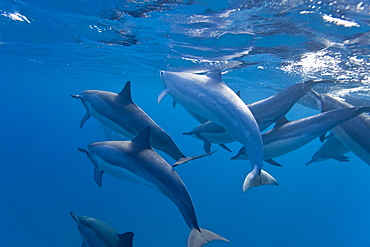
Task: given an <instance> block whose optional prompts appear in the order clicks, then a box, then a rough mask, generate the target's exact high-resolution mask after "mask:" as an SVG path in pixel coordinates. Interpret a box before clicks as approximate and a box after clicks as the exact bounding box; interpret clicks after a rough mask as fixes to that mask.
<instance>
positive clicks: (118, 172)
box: [90, 155, 158, 190]
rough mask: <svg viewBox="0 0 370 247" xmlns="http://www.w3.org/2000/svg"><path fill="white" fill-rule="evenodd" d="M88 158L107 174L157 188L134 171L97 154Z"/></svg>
mask: <svg viewBox="0 0 370 247" xmlns="http://www.w3.org/2000/svg"><path fill="white" fill-rule="evenodd" d="M90 158H91V159H92V160H93V161H94V164H97V165H98V167H99V168H100V169H101V170H103V171H104V172H105V173H107V174H109V175H111V176H113V177H116V178H120V179H123V180H127V181H130V182H133V183H135V184H140V185H144V186H147V187H151V188H153V189H156V190H158V188H157V187H156V186H155V185H154V184H153V183H150V182H149V181H148V180H146V179H144V178H142V177H140V176H138V175H136V174H135V173H133V172H131V171H129V170H127V169H125V168H123V167H121V166H116V165H113V164H110V163H108V162H106V161H104V160H103V159H102V158H100V157H99V156H97V155H90ZM122 162H130V161H125V160H122Z"/></svg>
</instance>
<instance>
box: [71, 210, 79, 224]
mask: <svg viewBox="0 0 370 247" xmlns="http://www.w3.org/2000/svg"><path fill="white" fill-rule="evenodd" d="M69 214H70V215H71V216H72V218H73V219H74V220H75V221H76V222H77V221H78V216H77V215H75V214H74V213H73V212H70V213H69Z"/></svg>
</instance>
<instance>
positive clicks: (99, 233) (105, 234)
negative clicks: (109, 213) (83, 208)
mask: <svg viewBox="0 0 370 247" xmlns="http://www.w3.org/2000/svg"><path fill="white" fill-rule="evenodd" d="M70 214H71V216H72V218H73V219H74V220H75V221H76V223H77V228H78V230H79V231H80V234H81V237H82V239H83V243H82V246H83V247H132V241H133V238H134V233H132V232H126V233H123V234H119V233H118V231H117V230H116V229H114V228H113V227H112V226H110V225H108V224H107V223H105V222H103V221H100V220H97V219H94V218H91V217H88V216H77V215H76V214H74V213H72V212H70Z"/></svg>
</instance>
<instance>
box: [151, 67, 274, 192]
mask: <svg viewBox="0 0 370 247" xmlns="http://www.w3.org/2000/svg"><path fill="white" fill-rule="evenodd" d="M161 76H162V81H163V83H164V86H165V90H164V91H163V92H162V93H161V94H160V95H159V97H158V102H160V101H161V100H162V99H163V97H164V96H165V95H167V94H170V95H171V97H172V98H173V99H174V100H175V101H176V102H178V103H179V104H181V105H182V106H183V107H184V108H185V109H187V110H188V111H190V112H193V113H196V114H198V115H200V116H202V117H204V118H206V119H209V120H211V121H212V122H214V123H216V124H218V125H221V126H222V127H224V128H225V129H226V130H227V131H228V132H229V134H230V135H231V137H232V138H233V139H235V140H236V141H238V142H240V143H241V144H243V145H244V146H245V147H246V148H247V150H248V152H249V156H250V162H251V165H252V167H253V170H252V172H250V173H249V174H248V175H247V178H246V179H245V181H244V184H243V191H245V190H247V189H249V188H251V187H255V186H259V185H262V184H263V183H264V182H266V181H267V180H266V179H262V178H261V176H265V174H266V173H261V167H262V158H263V150H262V139H261V134H260V131H259V128H258V125H257V123H256V120H255V119H254V117H253V115H252V113H251V112H250V110H249V109H248V107H247V106H246V105H245V104H244V102H243V101H242V100H241V99H240V97H239V96H238V95H237V94H236V93H235V92H234V91H232V90H231V89H230V88H229V87H228V86H227V85H226V84H225V83H224V82H223V81H222V78H221V72H220V71H215V72H209V73H207V74H204V75H200V74H193V73H186V72H168V71H161ZM270 177H271V176H270ZM268 184H277V182H276V180H275V179H273V180H268Z"/></svg>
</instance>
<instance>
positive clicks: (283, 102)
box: [186, 80, 335, 152]
mask: <svg viewBox="0 0 370 247" xmlns="http://www.w3.org/2000/svg"><path fill="white" fill-rule="evenodd" d="M333 82H335V81H334V80H309V81H305V82H302V83H298V84H294V85H292V86H289V87H287V88H284V89H282V90H281V91H279V92H277V93H276V94H274V95H272V96H271V97H268V98H266V99H263V100H260V101H257V102H254V103H251V104H247V106H248V108H249V110H250V111H251V112H252V114H253V116H254V118H255V119H256V122H257V124H258V127H259V128H260V131H261V132H262V131H264V130H265V129H266V128H268V127H269V126H270V125H271V124H273V123H275V122H276V121H277V120H279V119H281V118H282V117H284V116H285V115H286V114H287V113H288V112H289V111H290V109H291V108H292V107H293V106H294V104H295V103H296V102H297V101H298V100H299V99H301V98H302V96H304V95H305V94H306V93H307V92H309V91H310V89H311V88H312V87H313V86H315V85H317V84H320V83H333ZM238 95H239V94H238ZM239 96H240V95H239ZM186 134H187V135H192V136H195V137H197V138H198V139H201V140H202V141H203V142H204V147H205V148H207V149H205V150H210V146H211V143H216V144H219V145H222V144H227V143H230V142H233V141H235V140H234V139H233V138H232V137H231V136H230V134H228V132H227V131H226V130H225V129H224V128H223V127H221V126H217V124H215V123H212V122H207V123H204V124H202V125H199V126H197V127H195V128H194V129H193V130H192V131H191V132H189V133H186ZM222 147H224V148H225V146H222ZM225 149H226V148H225ZM206 152H208V151H206Z"/></svg>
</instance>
